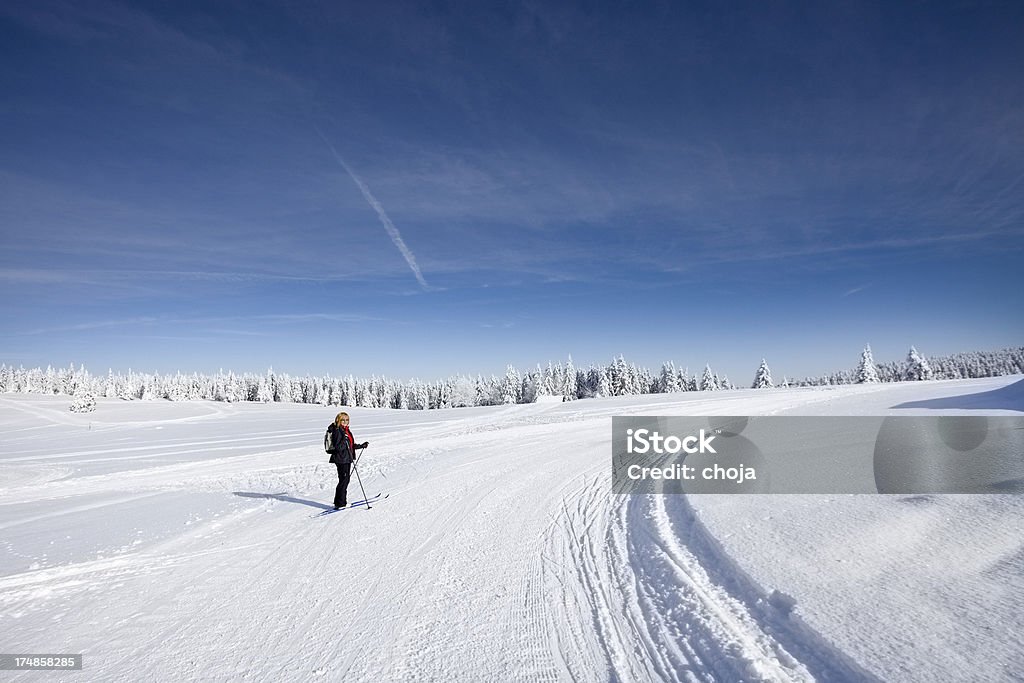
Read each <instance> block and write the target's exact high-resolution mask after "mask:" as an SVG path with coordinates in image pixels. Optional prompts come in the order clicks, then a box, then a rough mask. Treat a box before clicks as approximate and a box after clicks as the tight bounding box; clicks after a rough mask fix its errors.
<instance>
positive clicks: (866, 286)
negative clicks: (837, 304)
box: [843, 282, 872, 298]
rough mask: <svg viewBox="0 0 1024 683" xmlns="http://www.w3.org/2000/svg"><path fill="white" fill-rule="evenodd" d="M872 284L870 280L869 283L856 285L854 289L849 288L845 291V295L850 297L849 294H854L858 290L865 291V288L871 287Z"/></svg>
mask: <svg viewBox="0 0 1024 683" xmlns="http://www.w3.org/2000/svg"><path fill="white" fill-rule="evenodd" d="M871 284H872V283H870V282H869V283H867V284H865V285H860V286H859V287H854V288H853V289H849V290H847V291H845V292H843V297H844V298H845V297H848V296H852V295H854V294H856V293H857V292H863V291H864V290H865V289H867V288H868V287H870V286H871Z"/></svg>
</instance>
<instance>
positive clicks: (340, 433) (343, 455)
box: [327, 413, 370, 510]
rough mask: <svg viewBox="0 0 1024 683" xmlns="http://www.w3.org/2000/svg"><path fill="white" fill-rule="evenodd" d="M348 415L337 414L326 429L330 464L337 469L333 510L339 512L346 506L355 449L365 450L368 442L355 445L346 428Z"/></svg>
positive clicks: (350, 433)
mask: <svg viewBox="0 0 1024 683" xmlns="http://www.w3.org/2000/svg"><path fill="white" fill-rule="evenodd" d="M348 423H349V418H348V413H338V415H337V417H335V418H334V422H332V423H331V425H330V426H329V427H328V428H327V435H328V437H329V439H330V446H331V448H330V451H329V452H330V454H331V462H333V463H334V464H335V465H336V466H337V468H338V488H337V489H335V490H334V509H335V510H340V509H341V508H343V507H345V506H346V505H348V503H347V502H346V499H347V496H348V480H349V477H351V476H352V462H353V461H354V460H355V454H356V449H359V448H366V447H367V446H369V445H370V442H369V441H364V442H362V443H356V442H355V439H354V438H353V437H352V432H351V431H349V428H348Z"/></svg>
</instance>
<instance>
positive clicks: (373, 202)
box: [316, 126, 430, 289]
mask: <svg viewBox="0 0 1024 683" xmlns="http://www.w3.org/2000/svg"><path fill="white" fill-rule="evenodd" d="M316 132H317V133H319V134H320V137H321V138H322V139H323V141H324V142H325V143H326V144H327V147H328V148H330V150H331V154H333V155H334V158H335V159H337V160H338V163H339V164H341V167H342V168H343V169H345V172H346V173H348V176H349V177H350V178H352V182H354V183H355V184H356V187H358V188H359V191H360V192H362V193H363V198H364V199H366V203H367V204H369V205H370V206H371V207H373V210H374V211H376V212H377V217H378V218H380V222H381V224H382V225H383V226H384V230H386V231H387V233H388V237H390V238H391V241H392V242H394V243H395V246H396V247H398V251H400V252H402V256H403V257H405V262H406V263H408V264H409V268H410V269H411V270H412V274H413V275H415V276H416V280H417V281H418V282H419V283H420V286H421V287H423V289H430V285H428V284H427V281H426V280H424V279H423V273H421V272H420V267H419V266H418V265H416V257H415V256H413V253H412V252H411V251H409V247H407V246H406V245H405V240H403V239H402V234H401V233H400V232H398V228H396V227H395V224H394V223H392V222H391V219H390V218H388V215H387V214H386V213H384V207H383V206H381V205H380V202H378V201H377V198H376V197H374V196H373V194H371V193H370V188H368V187H367V186H366V183H364V182H363V181H362V180H360V179H359V176H357V175H356V174H355V171H353V170H352V168H351V167H350V166H349V165H348V164H346V163H345V160H344V159H342V158H341V155H340V154H338V150H336V149H334V145H332V144H331V141H330V140H328V139H327V136H326V135H324V133H323V131H322V130H320V127H319V126H316Z"/></svg>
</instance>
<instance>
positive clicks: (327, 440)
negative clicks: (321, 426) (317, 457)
mask: <svg viewBox="0 0 1024 683" xmlns="http://www.w3.org/2000/svg"><path fill="white" fill-rule="evenodd" d="M324 453H330V454H331V455H332V456H333V455H334V423H333V422H332V423H331V424H329V425H327V432H326V433H325V434H324ZM332 462H333V458H332Z"/></svg>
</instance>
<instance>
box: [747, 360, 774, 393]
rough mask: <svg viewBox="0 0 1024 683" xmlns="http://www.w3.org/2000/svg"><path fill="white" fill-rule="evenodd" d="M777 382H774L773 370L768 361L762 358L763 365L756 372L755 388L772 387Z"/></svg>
mask: <svg viewBox="0 0 1024 683" xmlns="http://www.w3.org/2000/svg"><path fill="white" fill-rule="evenodd" d="M774 386H775V384H774V383H773V382H772V371H771V370H769V369H768V361H766V360H765V359H764V358H762V359H761V366H760V367H759V368H758V369H757V372H756V373H755V374H754V385H753V387H751V388H753V389H771V388H772V387H774Z"/></svg>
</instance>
